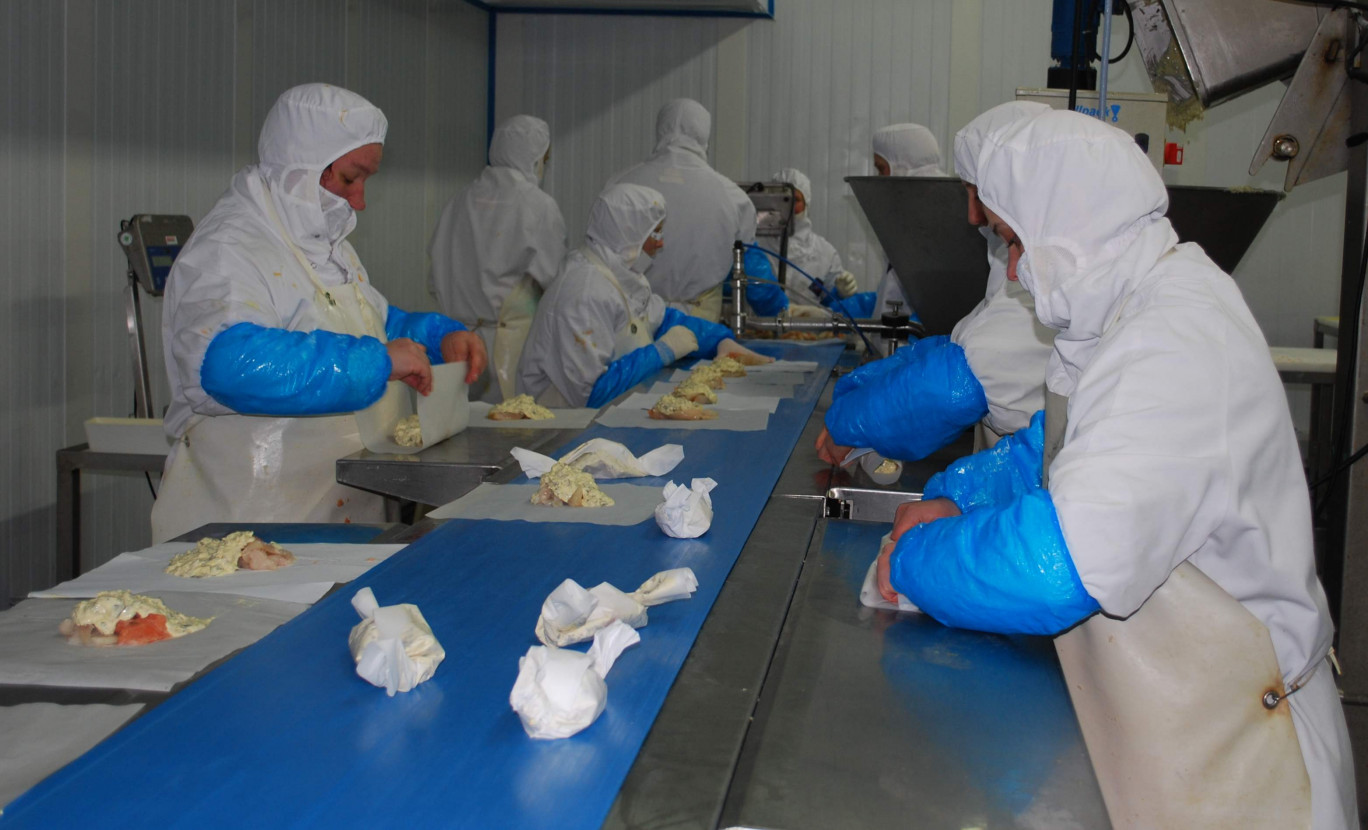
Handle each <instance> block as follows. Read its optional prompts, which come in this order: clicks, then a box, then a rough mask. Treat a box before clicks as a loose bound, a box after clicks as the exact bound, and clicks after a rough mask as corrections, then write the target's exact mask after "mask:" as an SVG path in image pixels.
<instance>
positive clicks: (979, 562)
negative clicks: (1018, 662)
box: [890, 488, 1100, 635]
mask: <svg viewBox="0 0 1368 830" xmlns="http://www.w3.org/2000/svg"><path fill="white" fill-rule="evenodd" d="M890 565H891V569H890V577H891V581H892V583H893V587H894V588H896V589H898V591H899V592H900V593H902V594H905V595H906V596H907V598H908V599H910V600H912V602H914V603H916V605H917V607H918V608H920V609H921V610H923V611H925V612H926V613H928V614H930V615H931V616H932V617H934V618H936V620H938V621H939V622H941V623H943V624H945V625H949V626H954V627H955V628H970V629H974V630H976V631H990V632H994V633H997V634H1045V635H1050V634H1057V633H1059V632H1061V631H1063V630H1064V629H1066V628H1069V627H1070V626H1072V625H1074V624H1075V623H1077V622H1079V621H1080V620H1082V619H1084V618H1086V617H1088V616H1090V615H1092V614H1094V613H1096V612H1097V611H1098V610H1100V607H1099V606H1098V604H1097V601H1096V600H1094V599H1093V598H1092V597H1091V596H1089V595H1088V592H1087V590H1086V589H1085V588H1084V587H1083V582H1082V581H1081V580H1080V579H1079V578H1078V571H1077V570H1076V569H1075V568H1074V564H1073V559H1072V558H1071V557H1070V556H1069V549H1068V546H1067V545H1065V543H1064V534H1063V532H1062V531H1061V530H1060V527H1059V518H1058V516H1056V515H1055V508H1054V502H1053V501H1051V499H1050V493H1049V491H1048V490H1042V489H1039V488H1037V489H1035V490H1032V491H1030V492H1027V493H1024V494H1022V495H1020V496H1018V497H1017V498H1015V499H1013V500H1012V501H1010V502H1008V503H1006V504H1004V505H1001V506H998V507H985V508H980V509H978V510H971V511H969V512H968V513H965V514H964V515H962V516H956V517H953V518H947V519H937V520H936V521H934V522H928V523H926V524H923V525H917V526H916V527H913V528H912V529H911V530H909V531H907V532H906V533H904V534H903V536H902V538H900V539H899V540H898V544H897V547H895V548H894V550H893V555H892V559H891V560H890Z"/></svg>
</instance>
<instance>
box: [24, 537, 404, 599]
mask: <svg viewBox="0 0 1368 830" xmlns="http://www.w3.org/2000/svg"><path fill="white" fill-rule="evenodd" d="M193 547H194V544H192V543H190V542H166V543H163V544H160V545H154V546H152V547H150V548H145V549H143V550H140V551H138V552H136V553H121V554H119V555H118V556H116V557H114V558H113V559H111V560H109V561H108V562H106V563H105V564H103V565H101V566H100V567H98V568H96V569H95V570H93V571H90V572H88V573H84V574H81V575H80V576H78V577H76V578H75V579H73V580H70V581H68V582H63V583H61V584H60V585H57V586H55V587H53V588H48V589H47V590H45V591H34V592H32V593H31V594H29V596H31V597H62V598H68V597H78V598H84V597H93V596H95V595H96V594H98V593H99V592H101V591H118V590H125V591H132V592H134V593H137V594H156V593H157V592H159V591H201V592H205V593H215V594H238V595H240V596H247V597H262V598H265V599H278V600H284V601H286V602H304V603H310V602H317V601H318V600H319V598H321V597H322V596H323V595H324V594H326V593H327V592H328V589H329V588H331V587H332V585H333V583H336V582H350V581H352V580H353V579H356V578H357V577H358V576H360V575H361V574H363V573H365V572H366V571H368V570H370V569H371V568H373V567H375V565H376V564H378V563H379V562H382V561H384V560H385V559H388V558H389V557H391V556H393V555H394V554H395V553H396V552H398V551H400V550H402V549H403V547H404V546H403V545H342V544H333V543H329V544H298V545H296V544H290V545H283V547H284V548H285V549H286V550H288V551H290V552H291V553H293V554H294V555H295V563H294V564H293V565H291V566H289V567H288V568H281V569H280V570H278V571H237V572H236V573H231V574H228V575H227V576H206V577H198V578H193V579H192V578H188V577H182V576H172V575H171V574H168V573H166V564H167V563H168V562H170V561H171V557H173V556H175V555H176V554H178V553H183V552H184V551H187V550H189V549H191V548H193Z"/></svg>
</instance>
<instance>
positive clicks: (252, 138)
mask: <svg viewBox="0 0 1368 830" xmlns="http://www.w3.org/2000/svg"><path fill="white" fill-rule="evenodd" d="M0 23H3V25H4V31H5V43H6V47H7V48H6V57H5V59H4V60H5V64H6V68H7V72H6V75H5V77H6V78H7V80H9V83H7V84H5V85H4V90H3V92H0V95H2V96H3V98H0V101H3V103H4V104H5V106H4V107H3V109H0V112H3V113H4V115H3V116H0V117H3V119H4V121H3V122H0V124H3V141H0V170H3V171H4V174H5V175H4V180H5V181H6V182H8V183H9V185H10V190H9V193H10V194H11V198H10V199H8V200H7V201H6V203H5V205H4V206H2V207H0V217H3V219H4V220H5V221H4V222H3V224H2V225H0V228H3V230H0V234H3V239H4V242H5V249H6V253H7V256H6V266H5V268H6V271H7V273H6V275H5V279H4V280H3V285H4V287H3V289H0V290H4V291H5V294H6V297H7V300H8V302H7V303H5V311H4V313H5V316H6V321H5V322H6V325H5V329H4V335H3V337H4V338H5V345H6V346H7V348H5V349H4V353H3V356H0V379H3V381H4V383H5V388H6V391H7V396H6V400H7V403H6V404H5V405H4V406H3V408H0V411H2V412H3V420H0V432H3V435H4V442H3V448H0V463H2V464H3V466H0V607H3V606H4V605H5V604H6V603H7V601H8V599H9V598H12V597H18V596H22V595H23V594H24V593H26V592H27V591H29V590H31V589H33V588H35V587H42V586H45V585H48V584H50V583H51V582H52V579H53V576H54V570H53V560H54V550H55V530H56V525H57V521H58V518H57V517H56V516H55V514H54V502H55V476H54V468H55V464H54V456H53V453H54V452H55V450H57V449H58V448H60V447H63V446H67V445H70V444H75V443H79V442H80V441H83V440H84V434H83V430H82V424H83V423H84V421H85V419H86V418H88V417H92V416H95V415H106V416H122V415H128V414H131V412H132V407H133V403H132V400H133V398H132V390H133V380H132V370H131V361H130V358H129V348H128V336H127V333H126V327H125V323H124V294H123V290H124V286H125V284H126V279H125V275H124V272H125V268H126V265H125V260H124V257H123V254H122V252H121V250H120V249H119V247H118V246H117V244H116V242H115V234H116V232H117V229H118V222H119V220H120V219H125V218H128V217H129V216H132V215H133V214H134V213H186V214H189V215H190V216H191V217H192V218H194V219H196V220H198V219H199V218H201V217H202V216H203V215H204V214H205V213H206V212H207V211H208V210H209V208H211V207H212V206H213V204H214V202H215V201H216V200H217V199H218V197H219V196H220V195H221V194H222V193H223V191H224V189H225V188H226V187H227V185H228V181H229V179H230V178H231V176H232V174H233V172H234V170H235V169H236V168H237V167H238V166H240V165H241V164H244V163H250V162H251V161H254V160H255V156H256V134H257V131H258V130H259V129H260V125H261V122H262V120H263V118H264V117H265V114H266V112H267V110H268V109H269V108H270V106H271V104H272V103H273V102H274V100H275V98H276V96H277V95H278V94H279V93H280V92H281V91H282V90H283V89H285V88H287V87H289V86H293V85H295V84H298V83H304V82H307V81H327V82H331V83H337V84H345V85H349V86H351V87H352V88H355V89H357V90H358V91H359V92H361V93H362V94H364V95H366V96H367V97H369V98H371V99H372V100H373V101H375V103H377V104H378V105H379V106H381V107H382V108H384V109H385V110H386V114H387V115H388V117H389V120H390V132H389V140H388V142H387V147H386V156H385V167H384V169H383V171H382V174H381V175H380V176H378V177H377V178H376V179H375V180H374V182H373V186H372V188H370V189H368V191H369V192H368V195H369V196H370V197H371V198H370V207H369V209H368V210H367V211H366V212H365V213H364V214H363V215H362V216H361V220H360V223H359V226H358V227H359V229H358V231H357V233H356V235H355V236H354V237H353V240H354V241H355V243H356V245H357V247H358V249H360V251H361V253H362V256H363V258H364V261H365V262H366V263H367V264H368V267H369V268H370V269H371V270H372V272H373V273H374V275H375V278H376V282H377V284H378V285H379V286H380V287H381V288H382V290H384V291H385V292H386V293H387V294H388V295H389V296H390V298H391V299H392V300H394V301H395V302H396V303H397V304H399V305H402V306H406V307H411V308H429V307H431V301H430V300H429V299H428V298H427V296H426V292H425V287H424V286H425V281H426V278H425V269H426V264H425V256H426V246H427V237H428V234H429V229H430V228H431V227H432V225H433V224H434V223H435V221H436V211H437V210H439V209H440V202H437V198H438V194H440V193H445V192H447V191H450V190H452V189H454V187H455V186H456V184H457V183H458V182H459V181H462V180H464V179H466V178H468V177H469V176H471V175H473V174H474V172H475V171H478V170H479V168H480V166H481V165H482V164H483V161H484V141H485V103H484V102H485V89H486V84H487V81H486V78H487V62H486V61H487V48H486V40H487V15H486V13H485V12H482V11H480V10H478V9H476V8H474V7H472V6H469V5H467V4H465V3H451V2H444V1H443V0H289V1H288V2H284V1H283V0H238V1H237V2H231V0H224V1H223V2H212V3H184V2H181V0H136V2H135V1H134V0H66V2H52V0H16V2H7V3H3V4H0ZM434 204H435V206H434ZM144 316H145V320H146V322H147V323H148V331H149V334H150V339H149V344H148V346H149V355H148V359H149V363H150V365H151V367H152V369H153V397H154V400H155V402H156V404H157V406H158V408H159V409H160V408H161V407H164V406H165V405H166V403H167V401H168V398H169V391H168V388H167V383H166V379H165V375H164V370H163V369H162V365H163V364H162V354H161V343H160V316H161V305H160V302H159V301H156V300H152V301H147V302H145V304H144ZM154 480H155V477H154ZM82 489H83V495H82V498H83V499H84V502H85V503H84V510H83V527H82V530H83V534H82V535H83V539H82V546H83V548H84V550H85V553H86V565H87V567H89V566H90V565H93V564H95V563H98V562H102V561H104V560H107V559H108V558H110V557H111V556H113V555H114V554H117V553H118V552H120V551H123V550H130V549H135V548H138V547H141V546H143V545H145V544H147V542H148V536H149V528H148V513H149V511H150V509H151V503H152V499H151V494H150V492H149V488H148V483H147V482H146V481H145V480H144V479H143V477H142V476H141V475H111V474H98V473H94V474H89V475H87V476H85V480H84V486H83V488H82Z"/></svg>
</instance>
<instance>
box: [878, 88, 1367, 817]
mask: <svg viewBox="0 0 1368 830" xmlns="http://www.w3.org/2000/svg"><path fill="white" fill-rule="evenodd" d="M974 175H975V181H977V183H978V192H979V197H980V199H981V200H982V202H983V205H984V208H985V214H986V216H987V219H988V221H989V225H990V227H991V228H992V229H993V231H994V232H995V233H996V234H997V235H998V236H999V237H1000V238H1001V239H1002V240H1003V241H1004V242H1005V243H1006V244H1007V250H1008V264H1007V278H1008V279H1009V280H1016V279H1018V278H1019V279H1020V281H1021V283H1022V285H1024V286H1025V287H1026V289H1027V290H1028V291H1030V292H1031V294H1032V296H1033V297H1034V298H1035V309H1036V314H1037V316H1038V317H1039V318H1040V321H1041V322H1042V323H1045V324H1046V325H1048V326H1050V327H1051V328H1054V329H1057V330H1058V332H1059V334H1058V336H1057V337H1056V339H1055V346H1054V351H1053V353H1052V354H1051V355H1050V360H1049V366H1048V369H1047V372H1046V387H1047V390H1048V396H1047V401H1046V406H1045V411H1044V413H1043V414H1041V415H1040V416H1037V417H1036V418H1034V419H1033V420H1032V422H1031V426H1030V427H1029V428H1027V429H1026V430H1022V431H1020V432H1018V433H1016V434H1014V435H1012V436H1010V437H1008V438H1005V439H1003V440H1002V441H1001V442H999V443H998V445H997V446H996V447H994V448H993V449H991V450H985V451H983V452H980V453H977V454H975V455H972V456H969V457H967V458H964V459H961V460H960V461H958V462H956V463H955V464H953V465H951V466H950V468H949V469H947V470H946V471H945V472H943V473H940V474H938V475H937V476H935V477H933V478H932V479H931V480H930V481H929V482H928V483H927V485H926V488H925V495H924V501H922V502H920V503H912V504H909V505H905V506H904V508H902V509H900V511H899V515H898V520H897V522H896V524H895V527H894V533H893V536H894V538H895V540H896V541H895V542H894V543H893V544H890V545H889V546H887V547H886V548H885V549H884V551H883V552H881V554H880V557H879V562H878V574H879V585H880V591H881V593H883V594H884V595H885V597H892V596H894V591H895V590H896V591H897V592H900V593H902V594H905V595H906V596H907V597H908V598H909V599H910V600H911V601H912V602H914V603H916V604H917V605H918V606H919V607H920V608H921V609H922V610H923V611H925V612H927V613H929V614H930V615H931V616H933V617H934V618H936V619H937V620H939V621H941V622H942V623H945V624H946V625H951V626H957V627H962V628H971V629H976V630H980V631H990V632H1000V633H1006V634H1013V633H1030V634H1047V635H1060V636H1058V637H1056V640H1055V643H1056V648H1057V650H1058V652H1059V656H1060V662H1061V664H1062V666H1063V669H1064V674H1065V680H1066V682H1067V685H1068V688H1069V692H1070V695H1071V696H1072V697H1073V702H1074V708H1075V710H1076V711H1077V713H1078V717H1079V723H1080V726H1081V727H1082V731H1083V736H1084V738H1085V740H1086V742H1087V745H1088V753H1089V756H1090V757H1091V758H1092V761H1093V765H1094V768H1095V769H1096V771H1097V775H1098V781H1099V783H1100V784H1101V787H1102V793H1103V796H1104V798H1105V800H1106V803H1107V808H1108V812H1109V813H1110V814H1111V816H1112V820H1113V822H1114V823H1116V824H1117V825H1118V826H1120V825H1124V826H1136V827H1218V826H1219V827H1231V826H1239V827H1307V826H1311V827H1314V828H1318V830H1329V828H1348V827H1355V826H1357V819H1356V818H1355V816H1356V814H1357V811H1356V805H1355V793H1354V768H1353V761H1352V758H1351V753H1350V746H1349V736H1348V732H1347V730H1346V727H1345V720H1344V712H1343V710H1342V708H1341V705H1340V700H1339V696H1338V694H1337V691H1336V688H1335V681H1334V677H1333V675H1332V666H1331V662H1332V661H1331V660H1329V659H1327V658H1328V655H1329V654H1330V645H1331V640H1332V637H1333V635H1334V631H1333V628H1332V625H1331V622H1330V615H1329V613H1328V611H1327V609H1326V601H1325V593H1324V591H1323V589H1322V588H1321V585H1320V583H1319V581H1318V580H1317V579H1316V574H1315V566H1314V562H1313V558H1312V541H1311V507H1310V499H1309V497H1308V494H1307V488H1306V479H1305V476H1304V473H1303V471H1302V465H1301V458H1300V454H1299V452H1298V448H1297V440H1296V436H1295V435H1294V433H1293V429H1292V421H1291V416H1290V414H1289V411H1288V406H1287V399H1286V396H1285V393H1284V391H1283V386H1282V383H1281V382H1280V380H1279V378H1278V374H1277V371H1276V370H1275V369H1274V367H1273V363H1272V361H1271V359H1270V358H1269V352H1268V345H1267V343H1266V342H1265V340H1264V337H1263V334H1262V333H1261V332H1260V330H1259V327H1258V324H1257V323H1256V322H1255V321H1254V318H1253V316H1252V315H1251V314H1250V312H1249V309H1248V308H1247V307H1246V305H1245V302H1244V299H1243V297H1242V296H1241V294H1240V290H1239V288H1238V287H1236V285H1235V283H1234V281H1233V280H1231V278H1230V277H1229V276H1227V275H1226V274H1224V273H1222V272H1221V270H1220V269H1219V268H1218V267H1217V266H1216V265H1215V264H1214V263H1212V261H1211V260H1210V259H1209V258H1208V257H1207V256H1206V254H1205V253H1204V252H1203V251H1202V249H1201V248H1200V247H1199V246H1197V245H1195V244H1191V243H1189V244H1179V243H1178V237H1177V235H1176V234H1175V233H1174V231H1173V228H1172V226H1171V225H1170V224H1169V221H1168V219H1166V218H1165V216H1164V214H1165V212H1166V211H1167V209H1168V195H1167V192H1166V190H1165V188H1164V183H1163V181H1162V180H1161V179H1160V178H1159V175H1158V173H1156V172H1155V170H1154V167H1153V165H1152V164H1150V162H1149V160H1148V159H1147V158H1146V157H1145V154H1144V153H1143V152H1142V151H1141V150H1140V149H1139V148H1138V147H1137V146H1136V144H1135V142H1134V141H1133V140H1132V139H1131V137H1130V136H1129V135H1127V134H1126V133H1124V132H1122V131H1121V130H1118V129H1116V128H1114V127H1112V126H1110V125H1107V124H1104V123H1102V122H1100V121H1098V120H1097V119H1094V118H1088V117H1086V116H1083V115H1079V114H1077V113H1073V112H1065V111H1055V110H1048V111H1045V112H1043V113H1040V114H1038V115H1036V116H1034V117H1031V118H1025V119H1019V120H1016V121H1014V122H1012V123H1010V124H1007V125H1005V126H1001V127H999V128H997V129H994V130H991V131H989V132H988V133H987V134H985V135H984V137H983V139H982V151H981V152H980V153H979V155H978V163H977V167H976V170H975V174H974Z"/></svg>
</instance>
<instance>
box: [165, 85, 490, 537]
mask: <svg viewBox="0 0 1368 830" xmlns="http://www.w3.org/2000/svg"><path fill="white" fill-rule="evenodd" d="M386 127H387V122H386V120H385V116H384V114H383V113H382V112H381V111H380V110H379V109H378V108H377V107H375V106H374V105H372V104H371V103H370V102H368V101H366V100H365V99H364V98H362V97H361V96H359V95H357V94H355V93H353V92H348V91H347V90H345V89H341V88H338V87H334V86H329V85H327V84H306V85H304V86H298V87H295V88H293V89H290V90H287V91H286V92H285V93H283V94H282V95H281V96H280V98H279V99H278V100H277V101H276V103H275V105H274V106H273V107H272V109H271V111H270V113H269V114H268V115H267V117H266V122H265V124H264V125H263V126H262V129H261V138H260V141H259V143H258V154H259V157H260V161H259V162H258V163H257V164H254V165H250V166H248V167H245V168H243V169H242V170H240V171H238V173H237V175H235V176H234V177H233V181H232V183H231V184H230V185H229V188H228V191H227V192H226V193H225V194H224V195H223V196H222V197H221V198H220V199H219V201H218V203H217V204H216V205H215V206H214V207H213V209H212V210H210V212H209V214H208V215H207V216H205V217H204V220H203V221H202V222H200V224H199V227H198V228H196V229H195V232H194V234H193V235H192V236H191V237H190V240H189V242H188V243H187V244H186V246H185V249H184V250H183V251H182V252H181V254H180V256H179V257H177V259H176V263H175V265H174V267H173V268H172V271H171V275H170V279H169V281H168V283H167V288H166V302H165V306H164V309H163V314H162V329H163V337H164V342H165V343H166V344H167V345H166V369H167V375H168V377H169V378H170V380H171V390H172V398H171V405H170V408H169V409H168V411H167V415H166V431H167V433H168V434H169V435H170V437H171V438H172V439H174V442H175V443H174V445H173V447H172V449H171V453H170V455H169V456H168V458H167V462H166V472H165V474H164V476H163V478H162V487H161V493H160V495H159V497H158V499H157V502H156V504H155V505H154V506H153V509H152V530H153V532H152V535H153V539H154V541H157V542H160V541H163V540H166V539H170V538H173V537H175V536H177V535H179V534H181V533H184V532H186V531H189V530H192V529H194V528H196V527H199V526H200V525H203V524H206V523H208V522H247V521H250V522H283V521H291V522H346V521H350V522H366V521H380V520H381V519H382V518H383V509H382V508H383V502H382V500H381V498H380V497H379V496H376V495H372V494H369V493H364V492H361V491H359V490H354V489H351V488H348V487H344V486H342V485H339V484H337V482H336V480H335V473H334V469H333V468H334V464H335V462H336V461H337V459H338V458H341V457H343V456H345V455H349V454H351V453H354V452H357V451H359V450H360V449H361V448H362V444H361V439H360V436H359V434H358V432H357V426H356V419H355V418H354V417H353V414H352V413H354V412H355V411H357V410H359V409H364V408H365V407H367V406H370V405H371V404H373V403H375V402H376V401H377V400H379V398H380V397H381V396H382V394H383V393H384V390H385V386H386V383H387V382H388V381H390V380H401V381H403V382H405V383H407V384H409V385H410V386H412V387H414V388H415V389H417V390H418V391H419V392H420V393H423V394H427V393H428V392H430V391H431V388H432V365H431V364H432V363H441V362H452V361H465V362H467V363H468V371H467V375H466V380H467V382H470V381H473V380H475V379H476V378H477V377H479V375H480V373H481V372H483V370H484V366H485V362H486V357H485V348H484V344H483V343H482V342H481V341H480V338H479V337H478V335H475V334H473V333H472V332H469V331H466V330H465V327H464V326H462V325H461V324H460V323H458V322H456V321H455V320H452V319H450V318H447V317H444V316H442V315H440V314H416V313H415V314H410V313H408V312H405V311H404V310H402V309H400V308H397V307H395V306H392V305H390V304H389V303H387V302H386V301H385V297H384V295H382V294H381V293H380V292H379V291H378V290H377V289H376V288H375V287H374V286H373V285H372V284H371V281H370V277H369V275H368V274H367V272H366V269H365V268H364V267H363V266H362V265H361V261H360V260H359V259H358V257H357V255H356V251H355V249H353V248H352V246H351V245H350V244H349V243H348V242H347V241H346V238H347V235H348V234H350V233H351V231H352V229H353V228H354V227H355V226H356V212H357V211H359V210H363V209H364V208H365V206H366V198H365V189H366V184H367V182H368V180H369V179H370V177H371V176H373V175H375V174H376V173H377V172H378V171H379V169H380V164H381V161H382V159H383V155H384V141H385V132H386ZM305 416H308V417H305Z"/></svg>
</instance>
